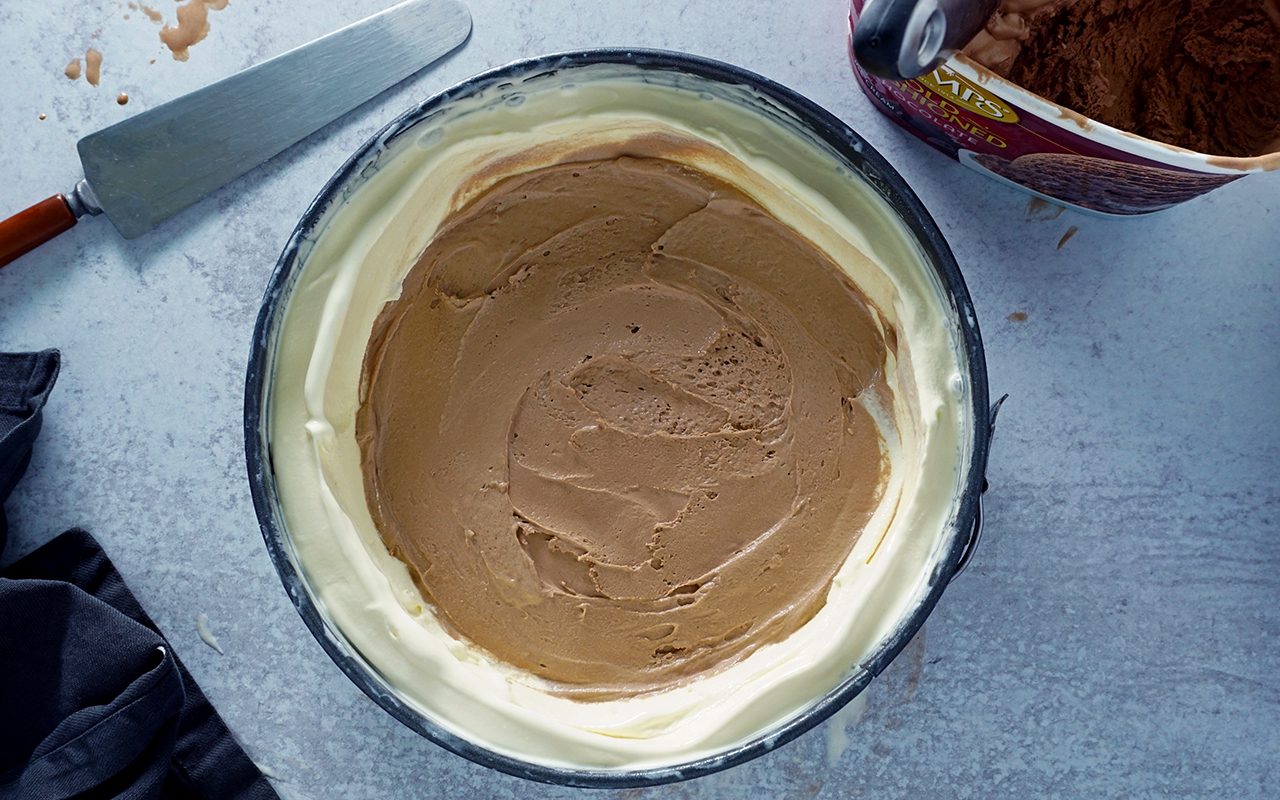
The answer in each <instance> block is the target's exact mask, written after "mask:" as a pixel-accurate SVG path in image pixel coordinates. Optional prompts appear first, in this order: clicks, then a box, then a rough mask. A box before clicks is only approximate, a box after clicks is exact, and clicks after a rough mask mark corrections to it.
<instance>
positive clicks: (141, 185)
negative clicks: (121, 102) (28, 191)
mask: <svg viewBox="0 0 1280 800" xmlns="http://www.w3.org/2000/svg"><path fill="white" fill-rule="evenodd" d="M470 33H471V15H470V13H469V12H468V11H467V9H466V7H465V6H463V5H461V4H460V3H458V2H456V0H408V2H404V3H401V4H399V5H397V6H394V7H392V8H389V9H387V10H386V11H383V12H381V13H378V14H374V15H373V16H371V17H367V18H365V19H363V20H361V21H359V22H357V23H355V24H354V25H349V26H347V27H345V28H342V29H341V30H338V31H335V32H333V33H331V34H329V35H328V36H324V37H322V38H320V39H316V40H315V41H313V42H311V43H309V44H305V45H303V46H302V47H299V48H297V49H295V50H290V51H289V52H287V53H284V54H282V55H279V56H276V57H275V58H272V59H270V60H269V61H264V62H262V63H261V64H258V65H256V66H253V67H250V68H249V69H246V70H244V71H243V72H238V73H236V74H235V75H232V76H231V77H229V78H226V79H224V80H221V81H218V82H217V83H215V84H212V85H210V86H206V87H205V88H203V89H198V90H196V91H194V92H192V93H191V94H188V95H185V96H183V97H179V98H177V99H176V100H172V101H170V102H168V103H165V104H164V105H161V106H157V107H156V108H153V109H151V110H150V111H146V112H143V113H141V114H138V115H137V116H135V117H130V118H129V119H127V120H125V121H123V122H120V123H117V124H115V125H112V126H111V127H109V128H104V129H103V130H100V131H98V132H97V133H91V134H89V135H88V136H86V137H84V138H83V139H81V140H80V142H79V143H78V144H77V145H76V149H77V150H79V151H80V163H81V164H82V165H83V167H84V175H85V179H84V180H82V181H80V182H79V183H77V184H76V187H75V189H74V190H73V191H72V192H71V193H70V194H66V195H62V194H57V195H54V196H53V197H50V198H48V199H46V200H43V201H41V202H39V203H36V204H35V205H34V206H31V207H30V208H28V209H26V210H25V211H21V212H19V213H17V214H15V215H14V216H12V217H10V218H9V219H6V220H4V221H2V222H0V266H4V265H5V264H8V263H9V262H10V261H13V260H14V259H15V258H17V257H18V256H20V255H22V254H23V253H26V252H28V251H30V250H32V249H34V248H35V247H37V246H39V245H41V244H43V243H44V242H47V241H48V240H50V239H52V238H53V237H54V236H57V235H58V234H60V233H62V232H63V231H65V230H67V229H69V228H71V227H72V226H73V225H75V224H76V221H77V220H78V219H79V218H80V217H83V216H85V215H96V214H106V215H107V219H109V220H111V222H112V223H113V224H114V225H115V226H116V229H117V230H119V231H120V233H121V235H123V236H124V237H125V238H126V239H132V238H134V237H135V236H139V235H141V234H143V233H145V232H147V231H149V230H151V229H152V228H154V227H155V226H156V225H158V224H160V223H161V222H163V221H164V220H166V219H168V218H169V217H171V216H173V215H174V214H176V213H178V212H179V211H181V210H182V209H184V208H186V207H187V206H189V205H191V204H193V203H195V202H196V201H197V200H200V199H201V198H202V197H204V196H205V195H207V194H209V193H210V192H213V191H214V190H215V189H218V188H219V187H221V186H223V185H224V184H226V183H229V182H231V181H233V180H235V179H236V178H238V177H240V176H241V175H243V174H244V173H246V172H248V171H249V170H251V169H253V168H254V167H256V166H258V165H259V164H261V163H262V162H264V161H266V160H267V159H269V158H271V157H272V156H274V155H276V154H278V153H280V152H281V151H283V150H285V149H286V148H288V147H289V146H290V145H292V144H295V143H297V142H298V141H300V140H302V139H304V138H306V137H307V136H308V135H309V134H311V133H314V132H315V131H317V130H319V129H320V128H322V127H324V126H325V125H327V124H328V123H330V122H332V121H333V120H335V119H337V118H338V117H341V116H342V115H343V114H345V113H347V112H348V111H350V110H351V109H353V108H355V107H356V106H358V105H360V104H361V103H364V102H365V101H367V100H370V99H372V98H373V97H375V96H377V95H378V94H380V93H382V92H383V91H384V90H386V89H388V88H390V87H391V86H393V85H394V84H396V83H398V82H400V81H401V80H403V79H405V78H407V77H409V76H410V75H412V74H413V73H415V72H417V71H418V70H420V69H422V68H423V67H425V66H426V65H428V64H430V63H431V62H433V61H435V60H436V59H438V58H440V57H441V56H443V55H445V54H446V53H448V52H449V51H450V50H453V49H454V48H455V47H457V46H458V45H460V44H462V43H463V42H464V41H466V39H467V36H468V35H470Z"/></svg>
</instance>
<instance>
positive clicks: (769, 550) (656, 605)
mask: <svg viewBox="0 0 1280 800" xmlns="http://www.w3.org/2000/svg"><path fill="white" fill-rule="evenodd" d="M896 349H897V339H896V334H895V331H894V330H893V328H892V327H891V326H890V325H889V324H888V323H887V322H886V321H885V320H884V319H883V318H882V316H881V315H880V313H879V311H878V310H877V309H876V308H875V306H874V305H873V304H871V303H870V302H869V301H868V300H867V299H866V298H865V297H864V295H863V294H862V293H861V292H860V291H859V289H858V288H857V286H855V285H854V283H853V282H852V281H851V280H850V279H849V277H848V276H847V275H846V274H845V273H844V272H842V271H841V270H840V269H839V267H837V266H836V264H835V263H834V262H832V261H831V259H830V258H828V257H827V256H826V255H825V254H824V253H823V252H822V251H821V250H819V249H818V248H817V247H816V246H814V245H813V244H812V243H810V242H809V241H808V240H806V239H805V238H803V237H802V236H800V235H799V234H797V233H796V232H795V231H793V230H792V229H790V228H788V227H786V226H785V225H783V224H781V223H780V222H778V221H776V220H775V219H774V218H772V217H771V216H769V215H768V214H767V213H766V212H765V211H763V210H762V209H761V207H760V206H759V205H757V204H756V203H754V202H753V201H752V200H751V199H749V198H748V197H746V196H744V195H743V194H741V193H740V192H739V191H737V190H735V189H733V188H731V187H730V186H728V185H726V184H724V183H722V182H720V181H718V180H715V179H713V178H711V177H709V176H707V175H704V174H702V173H700V172H697V171H694V170H692V169H690V168H688V167H685V166H682V165H678V164H676V163H674V162H671V161H666V160H662V159H655V158H629V157H618V158H609V159H604V160H598V161H590V162H584V163H573V164H564V165H560V166H553V167H547V168H543V169H539V170H536V171H533V172H529V173H527V174H523V175H519V176H516V177H511V178H508V179H506V180H503V181H501V182H499V183H498V184H497V185H495V186H494V187H492V188H490V189H488V190H487V191H485V192H483V193H482V194H481V195H480V196H479V197H477V198H475V199H473V200H472V201H471V202H470V204H469V205H467V206H466V207H465V208H463V209H462V210H461V211H459V212H457V213H456V214H455V215H454V217H453V218H451V219H450V220H449V221H448V222H447V223H446V224H445V226H444V227H443V228H442V229H441V232H440V233H439V234H438V235H437V236H436V237H435V238H434V239H433V241H432V243H431V244H430V246H429V247H428V248H427V250H426V251H425V253H424V254H423V255H422V257H421V259H420V260H419V261H418V263H417V264H416V266H415V267H414V268H413V269H412V271H411V272H410V273H409V275H408V277H407V278H406V280H405V282H404V284H403V289H402V292H401V294H400V296H399V298H398V299H396V300H394V301H392V302H389V303H388V304H387V305H386V307H385V308H384V309H383V311H382V313H381V315H380V316H379V318H378V320H377V322H376V324H375V326H374V330H373V335H372V337H371V339H370V341H369V346H368V350H367V352H366V355H365V363H364V389H363V391H362V394H361V397H362V398H363V402H362V404H361V407H360V409H359V412H358V414H357V418H356V437H357V441H358V442H359V444H360V450H361V457H362V467H363V470H364V478H365V490H366V496H367V498H368V502H369V507H370V511H371V513H372V516H373V519H374V522H375V524H376V525H377V528H378V531H379V532H380V534H381V536H382V538H383V540H384V542H385V543H386V545H387V547H388V549H389V550H390V551H391V552H392V553H393V554H394V555H395V556H396V557H398V558H399V559H401V560H402V561H403V562H404V563H405V564H407V565H408V567H409V569H410V571H411V573H412V575H413V577H414V580H415V582H416V584H417V585H418V587H419V588H420V590H421V592H422V594H423V596H424V597H425V598H427V600H428V601H429V602H431V603H432V604H433V605H434V607H435V612H436V616H437V617H438V618H439V619H440V620H441V622H442V623H443V624H444V625H445V626H446V627H448V628H449V629H450V630H451V631H452V632H453V633H454V634H455V635H457V636H459V637H462V638H464V639H466V640H469V641H470V642H472V643H474V644H476V645H478V646H480V647H481V648H483V649H484V650H486V651H488V652H489V653H490V654H492V655H493V656H494V657H496V658H497V659H500V660H502V661H505V662H507V663H510V664H513V665H515V666H517V667H520V668H523V669H525V670H528V671H530V672H533V673H534V674H536V675H538V676H541V677H542V678H545V679H547V680H549V681H551V682H554V684H555V686H556V688H555V691H557V692H560V693H564V694H569V695H572V696H576V697H581V698H584V699H606V698H613V697H621V696H627V695H632V694H636V693H640V692H644V691H649V690H654V689H660V688H666V687H669V686H672V685H674V684H677V683H679V682H680V681H682V680H685V679H688V678H690V677H692V676H696V675H699V674H702V673H705V672H706V671H708V670H711V669H714V668H717V667H720V666H722V665H725V664H728V663H730V662H733V661H735V660H738V659H740V658H742V657H743V656H745V655H746V654H748V653H750V652H752V651H753V650H755V649H757V648H759V647H760V646H761V645H764V644H767V643H770V642H775V641H779V640H781V639H783V638H785V637H786V636H787V635H788V634H790V633H791V632H793V631H795V630H796V629H797V628H799V627H800V626H801V625H802V624H803V623H805V622H806V621H807V620H809V619H810V618H811V617H812V616H813V615H814V614H815V613H816V612H817V611H818V609H820V608H821V607H822V605H823V603H824V602H825V599H826V596H827V592H828V589H829V588H830V585H831V581H832V578H833V576H834V575H835V573H836V572H837V571H838V570H839V568H840V567H841V565H842V564H843V563H844V561H845V559H846V557H847V556H848V554H849V552H850V550H851V548H852V547H853V545H854V543H855V541H856V540H857V538H858V536H859V534H860V532H861V531H862V529H863V527H864V525H865V524H866V523H867V521H868V519H869V518H870V516H871V514H872V512H873V511H874V510H875V508H876V506H877V501H878V500H879V499H880V497H881V494H882V492H883V487H884V482H885V480H886V478H887V474H888V466H887V464H888V460H887V458H886V457H885V455H884V439H883V433H882V431H883V430H884V429H882V427H881V425H883V424H892V423H891V422H890V423H884V422H881V421H879V417H880V416H881V415H879V413H878V411H879V409H887V408H890V407H892V405H893V395H892V389H891V388H890V387H889V386H887V385H886V382H885V379H884V374H885V372H886V363H887V360H888V359H894V358H898V357H899V355H900V354H898V353H896ZM884 416H888V417H891V414H886V415H884Z"/></svg>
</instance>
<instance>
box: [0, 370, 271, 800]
mask: <svg viewBox="0 0 1280 800" xmlns="http://www.w3.org/2000/svg"><path fill="white" fill-rule="evenodd" d="M58 367H59V356H58V353H57V351H56V350H46V351H44V352H40V353H16V354H6V353H0V552H3V548H4V540H5V534H6V531H7V527H6V523H5V519H4V512H3V503H4V501H5V499H6V498H7V497H8V496H9V494H10V492H12V491H13V488H14V487H15V486H16V485H17V482H18V479H19V478H21V477H22V473H23V472H24V471H25V470H26V467H27V464H28V463H29V461H30V459H31V451H32V446H33V445H34V443H35V440H36V436H37V435H38V434H39V432H40V421H41V411H42V409H43V407H44V404H45V400H46V399H47V398H48V396H49V391H50V390H51V389H52V388H53V383H54V381H55V380H56V379H57V376H58ZM99 797H101V798H107V797H113V798H128V799H129V800H152V799H153V798H209V800H221V798H248V799H249V800H273V799H274V798H277V795H276V793H275V791H274V790H272V788H271V785H270V784H269V783H268V782H267V780H266V778H264V777H263V776H262V773H261V772H260V771H259V770H258V768H257V766H255V765H254V763H253V761H251V760H250V759H249V757H248V756H247V755H245V753H244V751H243V750H242V749H241V748H240V746H239V744H237V743H236V741H235V739H234V738H233V737H232V735H231V732H230V731H229V730H227V727H226V725H225V723H223V721H222V718H221V717H219V716H218V713H217V712H216V711H214V710H213V707H212V706H211V705H209V702H208V700H206V699H205V696H204V694H203V693H202V692H201V691H200V687H198V686H197V685H196V683H195V681H194V680H193V679H192V678H191V675H190V674H189V673H188V672H187V670H186V668H185V667H184V666H183V665H182V662H181V661H179V660H178V657H177V655H176V653H175V652H174V650H173V647H172V646H171V645H170V644H169V643H168V642H167V641H166V640H165V638H164V636H163V635H162V634H161V633H160V632H159V630H157V629H156V626H155V623H154V622H152V621H151V619H150V617H148V616H147V614H146V612H144V611H143V610H142V607H141V606H140V605H139V604H138V601H137V600H136V599H135V598H134V596H133V594H132V593H130V591H129V588H128V587H127V586H126V585H125V583H124V580H123V579H122V578H121V577H120V574H119V573H118V572H116V570H115V567H113V566H112V564H111V561H110V560H109V559H108V558H107V556H106V554H105V553H103V552H102V549H101V548H100V547H99V546H98V543H97V542H96V541H94V539H93V537H92V536H90V535H89V534H88V533H86V532H84V531H82V530H71V531H68V532H66V533H64V534H62V535H61V536H59V537H57V538H55V539H54V540H53V541H51V542H49V543H48V544H46V545H44V546H43V547H41V548H39V549H38V550H36V551H35V552H33V553H31V554H30V555H28V556H26V557H25V558H23V559H21V560H20V561H18V562H16V563H15V564H13V565H11V566H10V567H8V568H6V569H5V570H3V571H0V800H8V798H23V800H26V799H27V798H30V799H31V800H60V799H61V798H99Z"/></svg>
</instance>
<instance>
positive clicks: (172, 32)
mask: <svg viewBox="0 0 1280 800" xmlns="http://www.w3.org/2000/svg"><path fill="white" fill-rule="evenodd" d="M227 2H228V0H190V2H188V3H187V4H186V5H181V6H178V24H177V26H173V25H166V26H164V27H163V28H161V29H160V41H162V42H164V44H165V47H168V48H169V50H170V51H171V52H172V53H173V58H174V60H175V61H186V60H187V59H188V58H190V57H191V53H190V48H191V46H192V45H194V44H197V43H198V42H200V41H202V40H203V39H204V37H206V36H208V35H209V12H210V11H221V10H222V9H224V8H226V7H227Z"/></svg>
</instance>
